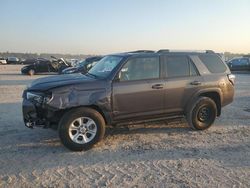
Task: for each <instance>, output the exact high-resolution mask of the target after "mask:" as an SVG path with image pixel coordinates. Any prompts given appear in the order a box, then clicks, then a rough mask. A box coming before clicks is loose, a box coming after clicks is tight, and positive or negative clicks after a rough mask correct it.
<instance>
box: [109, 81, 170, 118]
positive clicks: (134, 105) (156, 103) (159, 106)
mask: <svg viewBox="0 0 250 188" xmlns="http://www.w3.org/2000/svg"><path fill="white" fill-rule="evenodd" d="M164 88H165V83H164V81H162V80H158V79H157V80H147V81H146V80H138V81H128V82H114V83H113V93H112V99H113V101H112V102H113V115H114V119H115V120H118V119H119V120H120V119H128V118H131V117H133V118H143V117H146V116H152V115H159V114H162V113H163V112H164Z"/></svg>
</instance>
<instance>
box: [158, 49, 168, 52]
mask: <svg viewBox="0 0 250 188" xmlns="http://www.w3.org/2000/svg"><path fill="white" fill-rule="evenodd" d="M168 52H170V51H169V49H161V50H158V51H157V53H168Z"/></svg>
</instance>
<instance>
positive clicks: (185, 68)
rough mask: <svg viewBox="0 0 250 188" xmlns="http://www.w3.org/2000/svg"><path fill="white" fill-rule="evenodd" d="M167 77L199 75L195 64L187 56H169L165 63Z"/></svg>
mask: <svg viewBox="0 0 250 188" xmlns="http://www.w3.org/2000/svg"><path fill="white" fill-rule="evenodd" d="M165 70H166V71H165V72H166V76H167V77H186V76H196V75H198V72H197V69H196V67H195V65H194V64H193V62H191V60H190V59H189V58H188V57H187V56H167V57H166V61H165Z"/></svg>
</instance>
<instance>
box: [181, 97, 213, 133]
mask: <svg viewBox="0 0 250 188" xmlns="http://www.w3.org/2000/svg"><path fill="white" fill-rule="evenodd" d="M186 116H187V121H188V124H189V125H190V127H191V128H193V129H195V130H205V129H208V128H209V127H210V126H211V125H212V124H213V123H214V121H215V119H216V116H217V107H216V104H215V102H214V100H212V99H211V98H209V97H199V98H198V99H197V100H196V102H194V104H193V105H192V106H191V108H190V109H188V112H187V114H186Z"/></svg>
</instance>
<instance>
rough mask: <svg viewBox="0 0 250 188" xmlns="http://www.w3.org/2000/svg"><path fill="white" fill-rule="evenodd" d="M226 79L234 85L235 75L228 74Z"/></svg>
mask: <svg viewBox="0 0 250 188" xmlns="http://www.w3.org/2000/svg"><path fill="white" fill-rule="evenodd" d="M227 77H228V80H229V81H230V82H231V84H232V85H234V81H235V75H233V74H228V75H227Z"/></svg>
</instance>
